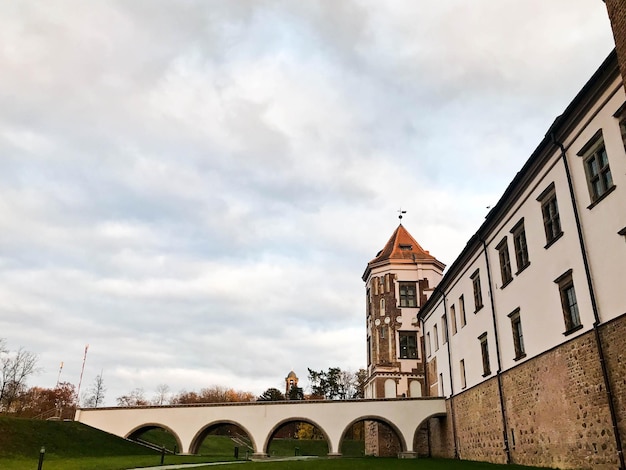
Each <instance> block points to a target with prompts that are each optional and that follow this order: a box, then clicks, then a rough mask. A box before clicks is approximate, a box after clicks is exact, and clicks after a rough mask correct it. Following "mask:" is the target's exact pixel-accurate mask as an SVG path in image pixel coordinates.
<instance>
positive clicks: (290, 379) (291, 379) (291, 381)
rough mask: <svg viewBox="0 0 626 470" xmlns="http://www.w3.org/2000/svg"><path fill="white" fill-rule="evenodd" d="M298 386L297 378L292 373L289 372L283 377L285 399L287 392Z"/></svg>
mask: <svg viewBox="0 0 626 470" xmlns="http://www.w3.org/2000/svg"><path fill="white" fill-rule="evenodd" d="M297 386H298V376H297V375H296V373H295V372H294V371H291V372H289V374H287V377H285V397H288V396H289V392H290V391H291V389H292V388H293V387H297Z"/></svg>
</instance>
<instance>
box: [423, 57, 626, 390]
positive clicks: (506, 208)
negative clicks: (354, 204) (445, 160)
mask: <svg viewBox="0 0 626 470" xmlns="http://www.w3.org/2000/svg"><path fill="white" fill-rule="evenodd" d="M625 101H626V96H625V94H624V87H623V85H622V79H621V76H620V75H619V72H618V65H617V60H616V57H615V54H614V53H613V54H611V55H610V56H609V58H608V59H607V60H606V61H605V62H604V63H603V65H602V66H601V67H600V69H599V70H598V72H596V74H595V75H594V77H593V78H592V79H591V80H590V82H589V83H588V84H587V85H586V86H585V88H583V90H582V91H581V92H580V94H579V95H578V96H577V97H576V98H575V99H574V101H573V102H572V104H571V105H570V106H569V107H568V108H567V110H566V111H565V112H564V113H563V115H561V116H559V118H557V120H556V121H555V123H554V124H553V126H552V127H551V128H550V129H549V131H548V134H547V135H546V137H545V138H544V139H543V141H542V142H541V144H540V145H539V146H538V148H537V149H536V150H535V152H534V153H533V155H532V156H531V157H530V159H529V160H528V162H527V163H526V164H525V165H524V167H523V169H522V170H521V171H520V172H519V173H518V174H517V176H516V177H515V179H514V180H513V182H512V183H511V184H510V186H509V187H508V188H507V190H506V192H505V194H504V195H503V196H502V198H501V200H500V201H499V202H498V204H497V205H496V206H495V207H494V208H493V209H492V210H491V212H490V213H489V214H488V216H487V218H486V221H485V223H484V224H483V225H482V226H481V227H480V229H479V230H478V232H477V233H476V234H475V235H474V236H473V237H472V239H470V241H469V242H468V244H467V246H466V248H465V249H464V251H463V252H462V253H461V255H460V256H459V258H457V260H456V261H455V262H454V263H453V264H452V266H451V267H450V269H449V270H448V271H447V272H446V275H445V276H444V278H443V280H442V282H441V283H440V284H439V286H438V288H437V289H436V290H435V292H434V293H433V295H432V297H431V299H430V301H429V302H428V303H427V304H426V305H425V306H423V307H422V309H421V310H420V320H421V321H422V327H423V334H424V337H425V340H426V343H427V344H426V345H425V346H426V352H427V358H426V360H427V361H428V362H432V364H435V363H436V373H435V374H433V375H434V376H435V377H437V380H436V382H435V383H430V384H428V385H429V389H430V390H431V393H432V394H443V395H444V396H446V397H449V396H451V395H455V394H458V393H461V392H463V391H464V390H465V389H467V388H471V387H472V386H474V385H476V384H478V383H481V382H482V381H484V380H487V379H488V378H490V377H493V376H494V375H495V374H497V373H499V372H502V371H506V370H508V369H510V368H513V367H515V366H516V365H517V364H520V363H521V362H524V361H529V360H531V359H532V358H533V357H536V356H537V355H540V354H542V353H544V352H545V351H548V350H550V349H552V348H555V347H558V346H559V345H561V344H563V343H565V342H566V341H569V340H570V339H572V338H574V337H576V336H578V335H581V334H584V333H586V332H589V331H590V330H592V329H593V328H594V325H597V324H598V323H605V322H607V321H609V320H612V319H615V318H617V317H619V316H621V315H624V314H626V288H624V280H625V279H626V235H624V231H625V229H626V151H625V143H624V142H625V141H624V139H623V137H622V132H621V130H620V122H622V123H623V121H622V120H623V119H624V117H625V116H626V115H624V114H623V112H622V110H621V108H622V107H623V106H624V103H625ZM599 139H602V140H603V142H604V146H605V149H606V155H607V158H608V163H609V167H610V174H611V176H612V182H613V186H612V187H609V188H608V189H607V190H606V192H605V193H604V194H603V195H602V196H601V197H600V198H598V200H597V201H596V202H592V193H591V192H590V188H589V183H588V179H589V178H588V173H587V171H586V168H585V166H586V160H585V158H586V153H585V149H586V148H593V146H594V145H597V143H598V142H600V140H599ZM561 144H562V147H561ZM563 150H564V154H563ZM568 172H569V175H568ZM551 187H553V193H554V194H555V196H556V201H557V204H558V214H559V220H560V227H561V229H562V235H559V236H558V237H556V239H555V240H554V241H553V242H552V243H550V242H548V241H547V235H546V229H545V223H544V215H543V212H542V203H544V202H545V198H544V199H541V196H542V193H543V194H544V195H545V193H546V191H550V189H549V188H551ZM577 216H578V220H577ZM518 224H523V227H524V232H525V236H526V245H527V255H528V260H529V264H528V265H525V266H518V265H517V264H518V263H517V259H516V247H515V244H514V234H513V232H514V228H515V227H516V226H517V227H519V225H518ZM579 229H580V230H579ZM504 240H506V244H507V245H508V253H509V259H510V266H511V271H512V279H511V280H510V281H509V282H503V279H502V275H501V264H502V263H501V260H500V258H499V256H500V250H499V249H498V248H502V244H503V242H504ZM585 257H586V259H585ZM570 270H571V271H570ZM567 273H570V274H571V280H572V282H573V285H574V290H575V298H576V302H577V307H578V312H579V315H580V325H579V326H578V327H576V328H569V329H568V328H567V327H566V323H565V313H564V307H563V305H562V301H561V292H560V287H559V283H558V282H557V281H558V280H559V277H561V276H563V275H564V274H567ZM472 275H475V276H476V275H478V276H479V277H480V284H481V295H482V304H483V306H482V308H480V309H478V310H476V308H475V306H474V292H473V279H472ZM461 296H463V299H464V303H465V317H466V324H465V325H461V324H460V315H459V303H460V301H459V299H460V298H461ZM594 301H595V304H594ZM452 306H454V308H455V316H456V332H454V328H453V325H452V322H453V319H452V313H451V307H452ZM516 315H518V316H519V321H520V324H521V331H522V332H523V354H519V351H516V340H515V339H514V336H515V335H514V332H513V324H512V318H515V316H516ZM444 317H445V321H447V323H448V337H449V341H448V342H445V341H444V337H443V334H444V319H443V318H444ZM596 317H597V318H596ZM435 331H436V332H435ZM435 335H437V336H438V338H437V340H438V345H439V347H438V348H436V347H435V346H436V344H435ZM483 335H484V336H483ZM429 337H430V340H429ZM484 338H486V341H487V345H488V350H489V351H488V357H489V364H490V370H489V371H488V372H489V373H486V374H485V370H484V367H483V357H482V356H483V354H482V349H481V339H483V340H484ZM429 342H430V346H429V344H428V343H429ZM461 361H463V363H461ZM463 366H464V369H465V370H464V374H463V370H462V369H463ZM463 375H464V377H463ZM441 379H443V383H439V382H440V380H441Z"/></svg>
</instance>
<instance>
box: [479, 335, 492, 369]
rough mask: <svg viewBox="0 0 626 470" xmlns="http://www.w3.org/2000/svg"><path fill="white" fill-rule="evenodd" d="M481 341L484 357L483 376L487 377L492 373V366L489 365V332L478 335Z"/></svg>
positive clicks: (481, 351) (481, 350)
mask: <svg viewBox="0 0 626 470" xmlns="http://www.w3.org/2000/svg"><path fill="white" fill-rule="evenodd" d="M478 340H479V341H480V353H481V354H482V357H483V377H487V376H488V375H489V374H491V367H490V366H489V345H488V344H487V333H486V332H485V333H483V334H482V335H480V336H479V337H478Z"/></svg>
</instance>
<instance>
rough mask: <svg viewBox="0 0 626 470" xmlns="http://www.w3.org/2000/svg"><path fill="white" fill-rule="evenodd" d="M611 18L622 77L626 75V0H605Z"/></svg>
mask: <svg viewBox="0 0 626 470" xmlns="http://www.w3.org/2000/svg"><path fill="white" fill-rule="evenodd" d="M605 3H606V8H607V11H608V13H609V19H610V20H611V28H612V29H613V37H614V38H615V48H616V49H617V58H618V60H619V64H620V70H621V73H622V77H626V3H625V2H624V0H605Z"/></svg>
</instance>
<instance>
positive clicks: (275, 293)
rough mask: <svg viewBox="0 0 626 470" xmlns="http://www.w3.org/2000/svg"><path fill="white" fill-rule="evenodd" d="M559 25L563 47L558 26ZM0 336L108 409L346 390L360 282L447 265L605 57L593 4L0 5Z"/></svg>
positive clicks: (271, 1)
mask: <svg viewBox="0 0 626 470" xmlns="http://www.w3.org/2000/svg"><path fill="white" fill-rule="evenodd" d="M571 24H575V25H576V27H575V28H571V27H567V25H571ZM0 44H2V47H1V48H0V68H1V69H2V71H3V72H2V74H0V155H2V158H0V297H1V298H2V299H3V301H2V302H1V303H0V336H2V337H6V338H7V339H8V342H9V345H10V346H11V347H13V348H17V347H19V346H20V345H22V346H24V347H26V348H27V349H29V350H32V351H34V352H36V353H38V354H39V356H40V361H41V365H42V366H43V368H44V370H45V371H44V373H42V374H41V375H40V376H38V377H37V378H35V379H34V381H35V382H37V384H39V385H42V386H53V385H54V383H55V382H56V378H57V373H58V365H59V362H60V361H64V362H65V367H64V370H63V374H62V377H61V379H62V380H69V381H72V382H74V383H77V381H78V374H79V372H80V367H81V363H82V355H83V351H84V346H85V344H87V343H89V344H90V349H89V357H88V359H87V369H86V371H85V378H84V380H83V387H86V384H87V385H88V384H89V382H90V381H91V380H93V378H94V377H95V376H96V375H97V374H99V373H100V371H102V370H103V371H104V378H105V383H106V385H107V387H108V389H109V392H108V394H107V403H109V404H114V403H115V397H117V396H119V395H121V394H123V393H126V392H128V391H130V390H131V389H132V388H135V387H142V388H144V389H145V391H146V395H147V396H151V395H152V391H153V390H154V388H155V387H156V386H157V385H158V384H160V383H169V385H170V387H171V389H172V391H174V392H176V391H179V390H180V389H183V388H185V389H188V390H192V389H199V388H201V387H204V386H210V385H224V386H231V387H234V388H237V389H243V390H250V391H252V392H254V393H255V394H259V393H261V392H262V391H263V390H264V389H266V388H268V387H279V388H280V387H282V383H283V382H282V381H283V379H284V377H285V376H286V374H287V373H288V372H289V371H290V370H291V369H294V370H295V371H296V373H298V374H299V375H300V377H301V379H303V380H304V382H305V383H306V380H305V379H306V368H307V367H311V368H312V369H317V370H319V369H326V368H328V367H332V366H340V367H343V368H347V369H357V368H359V367H362V366H364V365H365V364H364V361H365V346H364V336H365V331H364V321H363V320H364V319H363V312H364V306H363V286H362V282H361V279H360V276H361V275H362V273H363V270H364V268H365V266H366V263H367V262H368V261H369V260H370V259H372V258H373V256H374V255H375V254H376V252H377V251H378V250H379V249H380V248H382V246H383V245H384V243H385V242H386V241H387V239H388V238H389V236H390V235H391V233H392V231H393V230H394V229H395V226H396V224H397V222H398V220H397V219H396V216H397V214H396V212H395V211H397V210H398V209H399V208H400V206H402V208H404V209H408V214H407V215H406V218H405V219H404V220H403V222H404V223H405V226H406V227H407V228H408V229H409V231H410V232H411V233H412V234H413V235H414V236H415V237H416V239H417V240H418V241H419V242H420V243H421V244H422V245H423V246H424V248H425V249H427V250H430V252H431V253H432V254H434V255H435V256H437V257H438V258H439V259H441V260H442V261H444V262H446V263H448V264H449V263H451V262H452V261H453V260H454V257H455V256H456V254H457V253H458V252H459V251H460V250H461V249H462V247H463V246H464V245H465V242H466V240H467V239H468V238H469V236H470V235H471V234H472V233H473V232H474V231H475V230H476V229H477V227H478V226H479V225H480V223H481V222H482V220H483V219H484V216H485V215H486V212H487V209H486V206H488V205H493V204H494V203H495V202H496V201H497V199H498V198H499V196H500V194H501V192H502V191H503V190H504V188H505V187H506V186H507V184H508V182H509V181H510V179H511V178H512V177H513V176H514V174H515V172H516V171H517V170H518V169H519V168H520V167H521V166H522V164H523V162H524V161H525V160H526V158H528V156H529V155H530V152H532V150H533V149H534V147H535V146H536V145H537V143H538V142H539V141H540V140H541V138H542V136H543V134H544V133H545V131H546V129H547V127H548V126H549V125H550V123H551V122H552V120H553V119H554V117H555V116H556V115H558V114H559V113H560V112H561V111H562V110H563V109H564V107H565V106H566V105H567V103H568V102H569V100H571V99H572V98H573V96H574V94H575V93H576V92H577V90H578V89H580V87H581V86H582V84H583V83H584V82H585V81H586V80H587V79H588V77H589V76H590V75H591V73H592V72H593V71H594V70H595V68H596V67H597V66H599V64H600V63H601V61H602V59H603V58H604V57H605V56H606V55H607V54H608V53H609V51H610V49H611V48H612V36H611V31H610V27H609V23H608V19H607V15H606V12H605V9H604V7H603V5H602V4H601V3H600V4H596V3H593V2H591V3H589V2H584V1H582V0H577V1H575V2H572V1H571V0H554V1H553V2H550V3H549V4H548V3H546V2H541V1H539V0H532V1H529V2H524V3H520V2H514V1H508V0H507V1H502V2H490V1H486V0H481V1H477V2H472V3H471V4H469V3H467V2H461V1H457V0H446V1H443V2H438V3H437V4H428V5H426V4H422V3H417V2H411V1H401V0H394V1H392V2H379V1H367V2H361V1H360V2H353V1H345V2H339V3H337V2H334V3H329V2H324V1H319V0H306V1H302V2H286V1H282V0H263V1H258V2H250V1H247V0H236V1H221V0H211V1H208V2H204V1H191V2H185V3H177V4H175V5H174V4H173V3H171V2H168V1H162V0H154V1H151V2H150V4H149V5H148V4H146V3H141V2H134V3H129V2H109V1H106V2H105V1H94V2H89V4H86V3H84V2H77V1H74V0H67V1H60V2H54V3H46V4H40V3H37V2H30V1H25V2H19V3H15V2H4V3H2V4H1V5H0Z"/></svg>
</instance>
